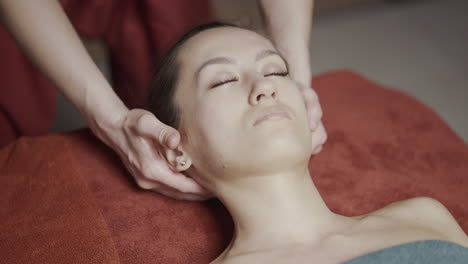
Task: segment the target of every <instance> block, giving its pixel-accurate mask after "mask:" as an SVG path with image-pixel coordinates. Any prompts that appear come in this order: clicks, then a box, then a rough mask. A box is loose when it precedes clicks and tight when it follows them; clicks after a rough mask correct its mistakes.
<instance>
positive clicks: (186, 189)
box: [142, 159, 210, 195]
mask: <svg viewBox="0 0 468 264" xmlns="http://www.w3.org/2000/svg"><path fill="white" fill-rule="evenodd" d="M142 172H143V173H142V174H143V176H144V177H145V178H146V179H148V180H152V181H157V182H159V183H161V184H163V185H166V186H168V187H170V188H172V189H175V190H178V191H180V192H183V193H191V194H197V195H209V193H210V192H209V191H207V190H206V189H205V188H203V187H202V186H201V185H200V184H198V183H197V182H196V181H195V180H193V179H192V178H189V177H187V176H185V175H184V174H182V173H180V172H175V171H173V170H172V169H171V168H170V167H168V165H167V163H166V161H165V160H153V161H151V160H149V159H145V160H144V163H143V169H142Z"/></svg>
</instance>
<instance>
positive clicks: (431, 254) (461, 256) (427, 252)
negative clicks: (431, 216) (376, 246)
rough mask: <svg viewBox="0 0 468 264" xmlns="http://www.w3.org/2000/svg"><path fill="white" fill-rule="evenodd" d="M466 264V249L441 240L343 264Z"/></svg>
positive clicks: (379, 251) (467, 258)
mask: <svg viewBox="0 0 468 264" xmlns="http://www.w3.org/2000/svg"><path fill="white" fill-rule="evenodd" d="M370 263H383V264H407V263H408V264H409V263H412V264H419V263H421V264H423V263H424V264H440V263H444V264H445V263H447V264H462V263H463V264H468V248H466V247H463V246H461V245H458V244H456V243H453V242H449V241H443V240H423V241H416V242H410V243H405V244H401V245H397V246H393V247H388V248H384V249H382V250H378V251H374V252H371V253H368V254H365V255H362V256H359V257H356V258H354V259H351V260H348V261H346V262H344V264H370Z"/></svg>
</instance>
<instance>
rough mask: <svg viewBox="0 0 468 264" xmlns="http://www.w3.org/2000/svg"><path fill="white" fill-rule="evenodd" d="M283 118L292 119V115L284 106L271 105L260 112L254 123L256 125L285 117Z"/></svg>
mask: <svg viewBox="0 0 468 264" xmlns="http://www.w3.org/2000/svg"><path fill="white" fill-rule="evenodd" d="M283 118H287V119H291V116H290V115H289V113H288V111H287V109H285V107H283V106H274V107H269V108H266V109H264V110H263V111H261V112H260V114H259V115H258V117H257V118H256V120H255V122H254V124H253V125H254V126H256V125H258V124H259V123H261V122H263V121H266V120H269V119H283Z"/></svg>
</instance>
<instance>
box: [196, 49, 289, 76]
mask: <svg viewBox="0 0 468 264" xmlns="http://www.w3.org/2000/svg"><path fill="white" fill-rule="evenodd" d="M273 55H277V56H279V57H280V58H281V59H282V60H283V61H284V63H285V64H286V67H287V66H288V63H287V62H286V60H285V59H284V58H283V56H281V55H280V54H279V53H278V52H276V51H274V50H262V51H260V52H259V53H257V55H256V56H255V61H256V62H257V61H259V60H262V59H264V58H266V57H269V56H273ZM235 63H236V61H235V60H234V59H232V58H229V57H215V58H211V59H209V60H207V61H205V62H204V63H203V64H202V65H201V66H200V67H198V70H197V71H196V72H195V76H198V75H199V74H200V72H201V71H202V70H203V68H205V67H206V66H208V65H212V64H235Z"/></svg>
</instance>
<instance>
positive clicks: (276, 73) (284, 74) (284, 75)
mask: <svg viewBox="0 0 468 264" xmlns="http://www.w3.org/2000/svg"><path fill="white" fill-rule="evenodd" d="M288 75H289V72H287V71H285V72H272V73H269V74H265V75H264V76H265V77H270V76H282V77H286V76H288Z"/></svg>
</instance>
